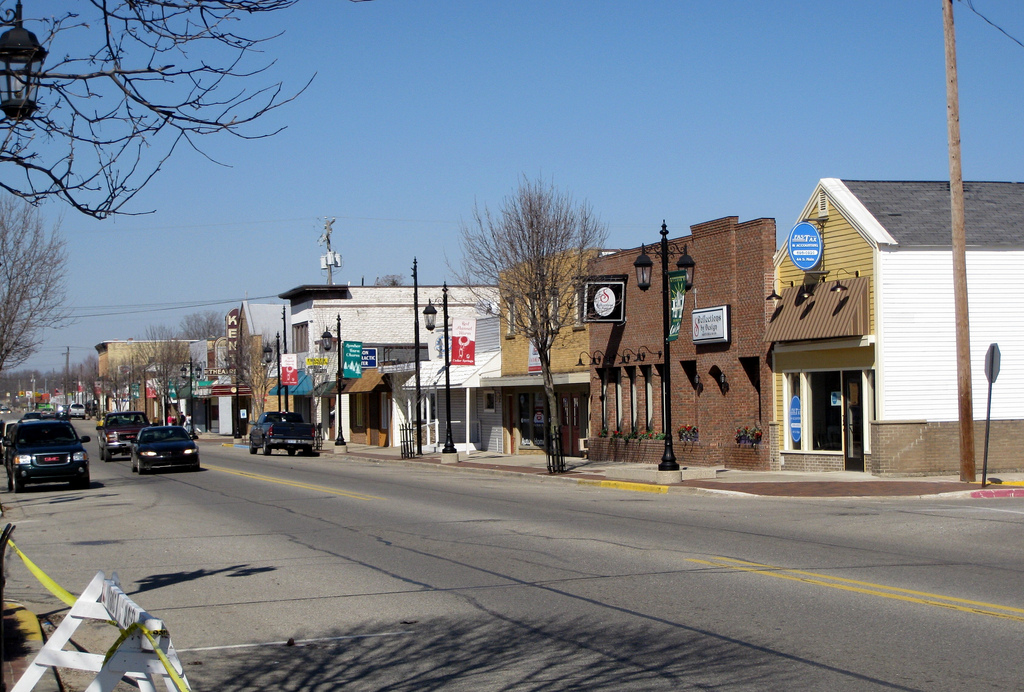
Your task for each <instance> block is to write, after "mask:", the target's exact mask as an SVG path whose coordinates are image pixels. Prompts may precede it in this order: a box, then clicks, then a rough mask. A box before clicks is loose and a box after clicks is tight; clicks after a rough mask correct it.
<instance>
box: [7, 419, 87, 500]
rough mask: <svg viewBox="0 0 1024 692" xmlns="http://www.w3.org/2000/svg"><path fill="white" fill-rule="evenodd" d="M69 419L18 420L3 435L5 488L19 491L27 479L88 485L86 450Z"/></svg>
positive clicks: (85, 438) (30, 481)
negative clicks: (5, 471)
mask: <svg viewBox="0 0 1024 692" xmlns="http://www.w3.org/2000/svg"><path fill="white" fill-rule="evenodd" d="M88 441H89V436H88V435H85V436H82V437H79V436H78V433H77V432H76V431H75V429H74V427H72V425H71V423H68V422H66V421H60V420H38V421H36V420H28V421H25V420H23V421H19V422H18V423H17V424H15V425H14V426H13V427H12V429H10V430H9V431H8V432H7V434H6V435H5V437H4V466H5V467H6V468H7V489H8V490H13V491H14V492H16V493H20V492H22V491H23V490H25V485H26V484H28V483H52V482H58V481H68V482H70V483H71V487H73V488H88V487H89V453H88V452H86V451H85V447H83V446H82V445H83V444H84V443H86V442H88Z"/></svg>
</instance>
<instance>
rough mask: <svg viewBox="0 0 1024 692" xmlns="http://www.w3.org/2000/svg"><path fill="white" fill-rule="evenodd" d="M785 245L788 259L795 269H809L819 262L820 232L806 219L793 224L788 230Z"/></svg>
mask: <svg viewBox="0 0 1024 692" xmlns="http://www.w3.org/2000/svg"><path fill="white" fill-rule="evenodd" d="M786 247H787V249H788V251H789V259H790V261H792V262H793V266H795V267H796V268H797V269H802V270H803V271H809V270H811V269H814V268H815V267H817V266H818V263H819V262H821V248H822V243H821V234H820V233H818V229H817V228H815V227H814V226H812V225H811V224H809V223H807V222H806V221H802V222H800V223H798V224H797V225H795V226H793V230H792V231H790V232H789V240H788V241H787V242H786Z"/></svg>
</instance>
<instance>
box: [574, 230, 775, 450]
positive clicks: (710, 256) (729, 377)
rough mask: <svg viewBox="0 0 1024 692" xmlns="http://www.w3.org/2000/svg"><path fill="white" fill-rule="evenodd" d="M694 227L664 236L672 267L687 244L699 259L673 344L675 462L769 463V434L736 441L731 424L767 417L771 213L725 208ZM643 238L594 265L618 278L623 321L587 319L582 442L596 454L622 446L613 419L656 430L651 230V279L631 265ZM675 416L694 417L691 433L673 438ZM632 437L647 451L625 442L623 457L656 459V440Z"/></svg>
mask: <svg viewBox="0 0 1024 692" xmlns="http://www.w3.org/2000/svg"><path fill="white" fill-rule="evenodd" d="M690 230H691V234H690V235H689V236H683V237H678V238H675V239H672V240H670V241H669V252H670V257H669V262H668V264H669V268H670V271H671V270H674V269H675V268H676V267H675V263H676V260H677V258H678V256H679V255H680V254H682V253H683V252H684V248H685V252H688V253H689V254H690V256H691V257H692V258H693V260H694V261H695V263H696V268H695V274H694V283H693V287H692V288H691V289H690V291H689V292H688V293H687V294H686V296H685V300H684V304H683V314H682V326H681V329H680V333H679V338H678V339H677V340H676V341H673V342H672V343H671V347H670V348H671V357H670V361H669V363H668V367H670V368H671V372H670V375H671V378H670V379H671V392H669V399H670V401H671V406H672V426H673V428H675V429H674V430H671V431H667V432H668V433H669V434H671V435H673V446H674V451H675V455H676V459H677V461H678V462H679V464H680V466H719V465H724V466H726V467H728V468H743V469H764V470H767V469H768V468H769V467H770V459H771V453H770V450H769V449H768V447H769V445H767V444H754V443H753V442H747V441H744V442H742V443H740V442H738V441H737V430H738V429H739V430H743V429H747V430H750V431H751V433H752V434H753V431H754V430H760V429H765V428H766V427H767V425H766V424H767V422H768V420H770V417H771V411H772V390H771V371H770V369H769V361H768V358H767V356H768V344H766V343H765V341H764V327H765V323H766V320H767V317H768V306H767V305H766V301H765V298H764V297H765V295H766V294H767V293H768V291H769V290H770V287H771V283H772V278H773V266H772V259H773V254H774V251H775V222H774V221H773V220H772V219H755V220H752V221H747V222H743V223H740V222H739V220H738V218H737V217H726V218H722V219H718V220H715V221H709V222H707V223H702V224H698V225H696V226H692V227H691V229H690ZM652 235H653V234H652ZM651 240H652V242H654V241H657V237H656V236H655V237H652V239H651ZM643 249H644V248H632V249H629V250H622V251H619V252H615V253H612V254H607V255H604V256H602V257H600V258H598V259H597V260H595V262H594V265H593V270H592V274H593V275H595V276H619V277H622V278H623V279H624V281H625V290H624V296H623V299H624V303H625V305H624V307H625V316H624V317H625V319H624V321H622V322H618V323H593V324H590V341H589V346H590V349H589V354H588V355H589V356H590V359H591V361H592V365H591V367H590V392H591V396H590V411H591V416H590V427H591V430H592V434H591V441H590V449H591V456H592V458H595V459H599V458H601V457H602V456H604V457H607V458H616V459H618V458H620V451H617V449H616V448H617V447H623V448H629V445H628V443H626V444H623V443H613V442H611V439H612V437H613V436H614V433H615V432H616V431H618V432H619V433H620V434H622V435H624V436H626V437H631V436H634V435H636V436H638V437H641V438H642V437H644V435H645V433H648V431H649V432H650V433H653V434H657V433H661V432H663V431H664V430H663V428H664V424H663V420H664V419H663V409H662V394H661V392H662V377H663V373H664V367H665V363H664V358H663V350H664V348H663V334H662V293H661V288H660V287H661V261H660V256H659V254H658V253H660V248H659V247H658V244H657V243H656V242H654V244H653V245H648V246H646V252H647V253H648V254H649V255H651V256H652V258H653V260H654V269H653V274H652V277H651V288H650V289H649V290H648V291H641V290H639V288H638V287H637V285H636V274H635V269H634V266H633V263H634V262H635V261H636V259H637V257H638V256H639V255H640V254H641V251H642V250H643ZM695 310H696V314H695V313H694V311H695ZM711 323H713V324H714V325H715V328H714V329H706V330H704V331H701V329H700V325H701V324H711ZM694 327H697V329H696V330H695V329H694ZM584 362H586V361H584ZM682 426H694V427H696V428H697V436H696V437H697V439H696V440H687V441H683V440H681V439H680V436H679V429H680V427H682ZM751 439H752V440H753V439H754V438H753V437H752V438H751ZM765 442H767V439H765ZM635 445H636V447H637V448H638V449H644V448H646V450H647V451H646V452H644V453H641V454H639V455H638V454H635V453H631V454H630V457H629V459H628V460H635V461H646V462H657V461H658V460H659V459H660V458H661V454H662V449H663V447H664V442H663V441H659V440H652V441H644V440H639V441H637V442H636V443H635Z"/></svg>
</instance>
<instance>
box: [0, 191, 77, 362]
mask: <svg viewBox="0 0 1024 692" xmlns="http://www.w3.org/2000/svg"><path fill="white" fill-rule="evenodd" d="M66 266H67V253H66V250H65V247H64V240H63V238H61V237H60V235H59V234H58V232H57V227H56V226H55V227H54V228H53V229H52V230H50V231H46V230H45V229H44V228H43V221H42V217H41V216H40V214H39V212H38V211H37V210H36V209H34V208H33V207H31V206H29V205H28V204H26V203H25V202H23V201H21V200H18V199H15V198H12V197H4V198H2V199H0V371H2V370H4V369H5V368H14V367H17V366H18V365H21V364H22V363H24V362H25V360H27V359H28V357H29V356H31V355H32V354H33V353H34V352H35V350H36V348H38V347H39V344H40V343H41V342H42V337H43V330H44V329H45V328H47V327H60V326H64V325H65V324H66V323H67V321H68V312H67V310H66V309H65V307H64V300H65V272H66Z"/></svg>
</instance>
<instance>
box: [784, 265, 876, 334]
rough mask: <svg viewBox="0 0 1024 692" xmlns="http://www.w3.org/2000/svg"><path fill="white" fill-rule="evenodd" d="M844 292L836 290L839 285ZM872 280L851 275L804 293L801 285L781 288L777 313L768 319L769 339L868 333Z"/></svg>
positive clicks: (814, 287) (816, 286)
mask: <svg viewBox="0 0 1024 692" xmlns="http://www.w3.org/2000/svg"><path fill="white" fill-rule="evenodd" d="M840 283H841V284H842V285H843V286H846V289H847V290H845V291H833V290H832V288H833V287H834V286H835V285H836V284H840ZM869 285H870V284H869V279H868V277H866V276H861V277H852V278H849V279H843V280H842V281H826V282H825V283H820V284H814V285H813V286H810V287H809V288H810V289H811V291H812V293H811V294H810V295H809V296H801V295H800V291H801V289H802V286H793V287H790V288H786V289H784V290H783V291H782V300H780V301H779V303H778V306H777V307H776V308H775V312H774V313H773V314H772V316H771V318H770V319H769V320H768V329H767V331H766V332H765V340H766V341H805V340H808V339H835V338H839V337H847V336H865V335H866V334H868V333H869V330H870V329H871V325H870V315H869V312H868V288H869Z"/></svg>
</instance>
